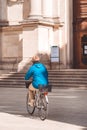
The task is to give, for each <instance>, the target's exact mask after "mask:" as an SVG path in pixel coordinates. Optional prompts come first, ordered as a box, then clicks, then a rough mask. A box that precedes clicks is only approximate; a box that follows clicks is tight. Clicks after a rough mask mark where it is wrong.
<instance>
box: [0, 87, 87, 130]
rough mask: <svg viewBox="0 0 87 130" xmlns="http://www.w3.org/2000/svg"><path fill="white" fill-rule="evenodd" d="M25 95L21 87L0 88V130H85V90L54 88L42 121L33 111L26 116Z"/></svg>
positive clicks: (86, 110)
mask: <svg viewBox="0 0 87 130" xmlns="http://www.w3.org/2000/svg"><path fill="white" fill-rule="evenodd" d="M26 93H27V90H26V89H25V88H0V130H19V129H20V130H29V129H32V130H49V129H50V130H87V104H86V99H87V90H86V89H75V88H70V89H64V88H62V89H54V90H53V91H52V93H49V96H48V97H49V114H48V118H47V119H46V120H45V121H41V120H40V119H39V117H38V114H37V111H36V112H35V114H34V116H33V117H31V116H29V115H28V113H27V111H26Z"/></svg>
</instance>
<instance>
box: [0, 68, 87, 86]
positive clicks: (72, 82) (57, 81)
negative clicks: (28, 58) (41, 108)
mask: <svg viewBox="0 0 87 130" xmlns="http://www.w3.org/2000/svg"><path fill="white" fill-rule="evenodd" d="M48 72H49V82H50V84H52V87H53V88H58V87H87V70H86V69H65V70H49V71H48ZM24 76H25V73H24V72H10V73H7V74H2V75H1V76H0V87H13V88H14V87H20V88H21V87H25V82H24Z"/></svg>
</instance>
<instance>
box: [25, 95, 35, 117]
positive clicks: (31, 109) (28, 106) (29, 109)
mask: <svg viewBox="0 0 87 130" xmlns="http://www.w3.org/2000/svg"><path fill="white" fill-rule="evenodd" d="M28 102H29V93H28V94H27V97H26V107H27V112H28V113H29V114H30V115H32V114H33V113H34V111H35V105H34V106H30V105H29V104H28Z"/></svg>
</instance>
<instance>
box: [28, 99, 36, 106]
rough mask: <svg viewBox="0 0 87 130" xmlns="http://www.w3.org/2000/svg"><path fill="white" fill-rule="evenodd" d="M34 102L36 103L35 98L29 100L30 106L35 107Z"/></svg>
mask: <svg viewBox="0 0 87 130" xmlns="http://www.w3.org/2000/svg"><path fill="white" fill-rule="evenodd" d="M34 103H35V100H33V99H32V100H31V102H28V105H30V106H32V107H33V106H34Z"/></svg>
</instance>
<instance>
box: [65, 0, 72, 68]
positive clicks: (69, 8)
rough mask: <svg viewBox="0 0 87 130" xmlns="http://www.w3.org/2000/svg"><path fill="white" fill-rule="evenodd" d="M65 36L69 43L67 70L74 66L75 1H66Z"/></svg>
mask: <svg viewBox="0 0 87 130" xmlns="http://www.w3.org/2000/svg"><path fill="white" fill-rule="evenodd" d="M65 3H66V5H65V25H66V27H65V31H66V32H65V35H66V43H67V68H72V65H73V27H72V22H73V0H65Z"/></svg>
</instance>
